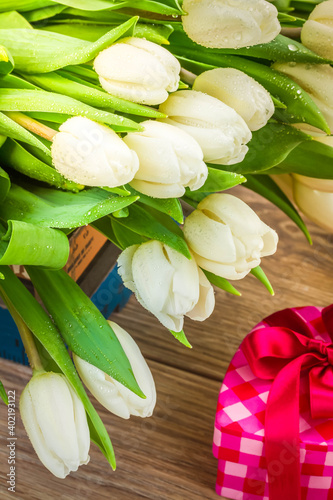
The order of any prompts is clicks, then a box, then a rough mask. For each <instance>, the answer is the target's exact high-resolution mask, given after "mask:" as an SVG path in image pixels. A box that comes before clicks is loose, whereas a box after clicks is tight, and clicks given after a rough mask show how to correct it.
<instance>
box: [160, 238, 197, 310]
mask: <svg viewBox="0 0 333 500" xmlns="http://www.w3.org/2000/svg"><path fill="white" fill-rule="evenodd" d="M164 252H165V254H166V256H167V258H168V260H169V262H170V264H171V266H172V267H173V269H174V274H173V281H172V292H173V293H172V294H170V295H169V303H167V305H166V307H165V308H164V312H167V313H169V314H175V315H176V316H182V315H184V314H186V312H187V311H189V310H191V309H192V308H193V306H194V305H195V304H196V303H197V302H198V300H199V269H198V266H197V264H196V262H195V260H194V259H192V260H189V259H187V258H186V257H184V256H183V255H182V254H180V253H179V252H176V250H173V249H172V248H170V247H168V246H167V245H164Z"/></svg>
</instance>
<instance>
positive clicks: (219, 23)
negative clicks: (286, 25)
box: [182, 0, 281, 48]
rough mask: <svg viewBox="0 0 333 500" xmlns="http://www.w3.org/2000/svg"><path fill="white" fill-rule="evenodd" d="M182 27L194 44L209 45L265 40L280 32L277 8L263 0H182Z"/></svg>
mask: <svg viewBox="0 0 333 500" xmlns="http://www.w3.org/2000/svg"><path fill="white" fill-rule="evenodd" d="M182 7H183V9H184V11H185V12H186V13H187V15H186V16H183V17H182V21H183V28H184V30H185V32H186V33H187V35H188V36H189V37H190V38H191V39H192V40H193V41H195V42H196V43H198V44H200V45H203V46H205V47H210V48H239V47H247V46H250V45H256V44H259V43H267V42H270V41H271V40H273V39H274V38H275V37H276V36H277V35H278V34H279V32H280V29H281V26H280V24H279V21H278V11H277V9H276V7H275V6H274V5H272V4H271V3H269V2H266V1H265V0H256V2H255V3H253V0H238V1H236V2H235V1H234V0H213V1H211V0H200V1H198V0H184V2H183V5H182Z"/></svg>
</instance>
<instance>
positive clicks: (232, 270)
mask: <svg viewBox="0 0 333 500" xmlns="http://www.w3.org/2000/svg"><path fill="white" fill-rule="evenodd" d="M184 235H185V239H186V242H187V244H188V246H189V248H190V249H191V251H192V253H193V255H194V258H195V260H196V261H197V264H198V266H200V267H202V268H203V269H206V270H207V271H210V272H212V273H214V274H216V275H217V276H222V277H223V278H227V279H231V280H239V279H242V278H244V277H245V276H246V275H247V274H248V273H249V272H250V271H251V269H252V268H254V267H257V266H259V264H260V260H261V257H264V256H266V255H272V254H273V253H275V251H276V247H277V242H278V236H277V234H276V232H275V231H273V230H272V229H271V228H270V227H269V226H267V225H266V224H264V223H263V222H262V221H261V220H260V219H259V217H258V216H257V215H256V214H255V212H254V211H253V210H252V209H251V208H250V207H249V206H248V205H246V203H244V202H243V201H241V200H240V199H238V198H236V197H235V196H232V195H230V194H224V193H223V194H211V195H209V196H207V197H206V198H204V199H203V200H202V201H201V202H200V203H199V205H198V208H197V209H196V210H194V211H193V212H192V213H191V214H190V215H189V216H188V217H187V218H186V220H185V224H184Z"/></svg>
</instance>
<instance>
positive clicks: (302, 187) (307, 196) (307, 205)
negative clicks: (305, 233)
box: [292, 174, 333, 232]
mask: <svg viewBox="0 0 333 500" xmlns="http://www.w3.org/2000/svg"><path fill="white" fill-rule="evenodd" d="M292 177H293V197H294V201H295V203H296V205H297V206H298V207H299V209H300V210H301V211H302V212H303V213H304V214H305V215H306V216H307V217H308V218H309V219H310V220H311V221H313V222H315V223H316V224H318V226H320V227H322V228H323V229H325V230H326V231H329V232H333V180H329V179H315V178H312V177H305V176H304V175H295V174H294V175H293V176H292Z"/></svg>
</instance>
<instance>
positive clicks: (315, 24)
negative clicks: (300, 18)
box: [301, 0, 333, 59]
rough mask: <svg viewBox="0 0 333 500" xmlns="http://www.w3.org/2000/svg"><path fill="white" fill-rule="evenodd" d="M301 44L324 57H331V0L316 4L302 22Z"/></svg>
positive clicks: (332, 40) (332, 41)
mask: <svg viewBox="0 0 333 500" xmlns="http://www.w3.org/2000/svg"><path fill="white" fill-rule="evenodd" d="M301 40H302V43H303V45H305V47H307V48H308V49H311V50H313V52H316V53H317V54H319V55H320V56H322V57H324V58H326V59H333V0H329V1H328V2H322V3H320V4H319V5H317V6H316V7H315V8H314V9H313V11H312V12H311V14H310V15H309V18H308V20H307V21H306V22H305V23H304V25H303V28H302V32H301Z"/></svg>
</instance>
